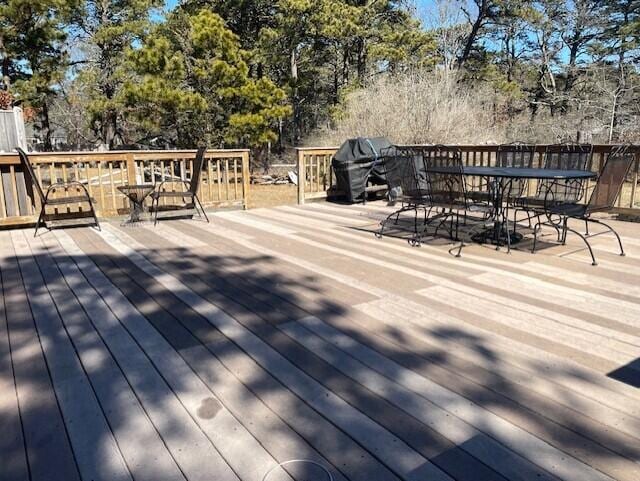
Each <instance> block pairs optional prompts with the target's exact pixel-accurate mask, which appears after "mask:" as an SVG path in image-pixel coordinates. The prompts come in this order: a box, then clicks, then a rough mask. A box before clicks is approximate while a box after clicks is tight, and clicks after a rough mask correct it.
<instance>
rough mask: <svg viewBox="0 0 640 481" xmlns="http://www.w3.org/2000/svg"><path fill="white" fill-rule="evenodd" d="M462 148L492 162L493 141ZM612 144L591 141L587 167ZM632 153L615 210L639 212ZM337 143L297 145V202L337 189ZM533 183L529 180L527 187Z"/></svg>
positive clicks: (638, 158) (468, 161) (471, 160)
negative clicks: (335, 169) (335, 163)
mask: <svg viewBox="0 0 640 481" xmlns="http://www.w3.org/2000/svg"><path fill="white" fill-rule="evenodd" d="M456 147H458V148H459V149H460V150H461V152H462V161H463V163H464V164H465V165H474V166H491V165H495V163H496V154H497V152H498V146H497V145H457V146H456ZM546 147H547V146H546V145H538V146H536V156H535V158H534V164H533V165H532V167H537V166H540V165H542V162H543V158H544V152H545V149H546ZM615 147H616V146H614V145H594V146H593V158H592V165H591V166H590V169H591V170H593V171H594V172H599V171H600V170H602V168H603V166H604V163H605V160H606V157H607V154H608V153H609V152H611V150H612V149H613V148H615ZM631 149H632V151H633V152H634V153H635V162H634V163H633V166H632V168H631V171H630V173H629V175H628V176H627V180H626V182H625V185H624V187H623V189H622V193H621V194H620V196H619V197H618V200H617V201H616V205H617V208H616V211H617V212H619V213H629V214H636V215H637V214H640V198H639V197H640V196H638V195H637V192H638V188H637V186H638V176H639V173H640V172H639V166H640V146H638V145H634V146H632V147H631ZM336 151H337V147H318V148H316V147H304V148H298V149H297V153H298V203H299V204H304V203H305V201H307V200H313V199H318V198H326V197H327V195H331V194H332V193H333V192H336V193H337V189H336V185H335V178H336V177H335V174H334V172H333V168H332V167H331V158H332V157H333V154H335V152H336ZM534 187H535V182H532V183H531V185H530V189H533V188H534Z"/></svg>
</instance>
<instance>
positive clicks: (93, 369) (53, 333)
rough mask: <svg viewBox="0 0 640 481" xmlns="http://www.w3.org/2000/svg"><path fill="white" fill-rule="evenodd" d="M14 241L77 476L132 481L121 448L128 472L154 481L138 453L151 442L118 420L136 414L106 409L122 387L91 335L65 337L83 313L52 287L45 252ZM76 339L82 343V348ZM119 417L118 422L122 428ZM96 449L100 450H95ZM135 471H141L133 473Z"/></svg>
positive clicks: (17, 235) (124, 407)
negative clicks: (120, 432) (117, 434)
mask: <svg viewBox="0 0 640 481" xmlns="http://www.w3.org/2000/svg"><path fill="white" fill-rule="evenodd" d="M12 239H13V245H14V247H15V250H16V254H17V255H18V257H19V259H20V260H19V264H20V266H21V269H22V272H23V278H24V285H25V289H26V293H27V295H28V296H29V302H30V304H31V309H32V311H33V314H34V319H36V325H37V328H38V332H39V335H40V337H41V339H45V340H46V342H44V343H43V348H44V354H45V357H46V360H47V364H48V366H49V372H50V375H51V379H52V382H53V385H54V388H55V390H56V393H57V396H58V400H59V402H60V407H61V410H62V412H63V414H64V417H65V423H66V426H67V430H68V433H69V437H70V440H71V444H72V446H73V449H74V453H75V458H76V461H77V463H78V468H79V470H80V474H81V476H83V477H85V478H90V479H95V480H105V481H106V480H111V479H113V480H132V479H133V478H132V476H131V474H130V471H129V468H128V467H127V462H125V460H124V459H123V457H122V453H121V451H120V449H119V448H118V443H119V444H120V445H121V446H122V447H123V450H124V452H125V453H126V455H127V461H128V462H129V463H128V464H129V466H131V467H132V469H133V470H134V472H135V473H136V474H138V475H139V477H140V479H152V478H153V475H156V476H157V475H158V474H159V471H156V472H154V473H151V476H149V475H147V476H145V475H144V472H145V471H149V470H152V469H153V466H146V465H145V464H144V462H143V460H142V459H141V453H140V450H139V449H136V447H137V446H140V445H141V443H142V442H143V441H147V442H148V441H149V440H148V438H146V437H144V434H143V433H144V426H139V425H135V428H136V429H135V430H134V429H133V426H134V425H133V423H132V425H131V426H130V427H129V429H127V422H125V421H124V420H123V419H122V417H123V416H122V415H123V414H124V413H125V412H126V411H129V412H130V413H132V412H135V409H130V408H131V406H130V404H128V403H126V404H115V405H112V406H109V405H108V404H107V405H106V406H105V403H109V401H110V398H111V399H113V398H114V395H113V394H112V393H113V392H114V391H113V390H114V389H117V390H118V395H120V396H122V395H124V393H123V392H121V388H123V387H124V386H122V385H119V384H118V382H117V380H115V379H114V378H113V376H110V375H109V372H108V371H109V370H108V367H106V366H104V364H107V366H108V364H109V363H108V362H105V363H104V364H103V362H104V357H103V356H99V361H98V356H96V351H97V350H98V348H97V346H96V345H95V344H93V343H91V344H90V343H89V342H88V339H87V338H88V337H89V336H90V335H88V333H87V332H86V328H84V329H83V328H80V329H78V330H76V331H74V330H73V327H71V328H70V329H71V330H72V332H73V335H72V336H71V337H69V335H68V332H69V331H68V330H67V329H68V328H69V327H70V325H71V324H72V323H73V322H74V321H75V320H76V319H77V318H78V317H81V316H82V315H83V313H82V310H81V309H80V308H79V306H77V305H76V304H75V303H74V298H73V295H72V294H71V295H70V293H69V292H68V291H67V290H65V289H64V287H63V288H61V287H60V285H59V284H57V283H54V282H53V281H52V279H56V280H57V279H60V274H59V273H58V272H56V270H55V269H53V270H52V269H51V267H50V266H49V265H47V264H46V262H44V261H43V252H42V251H40V252H38V253H37V254H36V255H34V254H32V251H31V249H30V248H29V246H28V244H27V241H26V239H25V237H24V236H23V233H22V232H14V233H13V235H12ZM44 255H45V256H46V254H44ZM36 259H37V260H36ZM54 305H55V306H58V307H57V309H52V306H54ZM62 318H64V323H63V321H62ZM76 326H77V325H76ZM79 338H82V340H81V341H80V342H78V339H79ZM74 341H75V342H74ZM81 360H82V364H81ZM98 364H100V366H99V367H98ZM116 370H117V368H116ZM91 378H93V379H91ZM96 393H97V394H96ZM109 394H111V395H109ZM97 395H100V397H101V399H102V403H103V406H104V408H105V411H106V412H107V413H109V414H110V416H109V417H110V419H109V421H107V420H106V419H105V415H104V411H103V407H102V406H101V405H100V404H99V402H98V398H97ZM112 402H113V401H112ZM118 415H120V417H121V419H120V423H118V419H117V417H118ZM129 420H130V419H129ZM109 423H110V425H111V426H121V428H120V429H121V430H122V429H123V428H124V429H125V430H127V431H128V432H129V433H130V434H131V435H130V436H129V438H133V439H127V436H123V437H119V439H118V441H116V439H115V438H114V436H113V433H112V431H111V427H110V425H109ZM96 446H100V448H99V449H96ZM136 455H137V458H138V459H137V460H136ZM136 461H137V462H136ZM160 464H162V463H160ZM138 466H140V467H141V468H142V469H141V470H138V469H135V468H136V467H138Z"/></svg>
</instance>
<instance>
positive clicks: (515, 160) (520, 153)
mask: <svg viewBox="0 0 640 481" xmlns="http://www.w3.org/2000/svg"><path fill="white" fill-rule="evenodd" d="M535 156H536V146H535V145H532V144H525V143H523V142H511V143H509V144H502V145H499V146H498V152H497V154H496V165H497V166H498V167H517V168H531V167H533V163H534V159H535ZM527 185H528V181H527V180H526V179H518V180H513V181H512V182H511V185H510V189H509V196H510V197H512V198H513V197H522V196H523V195H524V194H525V191H526V190H527Z"/></svg>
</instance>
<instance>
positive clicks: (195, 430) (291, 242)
mask: <svg viewBox="0 0 640 481" xmlns="http://www.w3.org/2000/svg"><path fill="white" fill-rule="evenodd" d="M392 209H393V208H392V207H389V206H386V205H384V204H383V203H381V202H374V203H370V204H367V205H366V206H361V205H356V206H344V205H335V204H327V203H314V204H311V205H308V206H292V207H277V208H272V209H256V210H253V211H249V212H223V213H222V212H221V213H215V214H213V215H212V216H211V217H212V222H211V224H206V223H204V222H201V221H197V220H196V221H164V222H161V224H160V226H158V227H157V228H155V229H154V228H153V227H152V226H150V225H146V226H140V227H135V228H122V227H120V226H118V225H116V224H111V223H108V224H106V225H105V226H104V228H103V231H102V232H98V231H96V230H93V229H87V228H84V229H69V230H60V231H55V232H53V233H51V232H49V233H43V234H42V235H41V236H39V237H38V238H36V239H33V238H32V237H31V236H32V230H24V231H12V232H11V233H6V232H0V241H2V246H1V247H0V291H1V292H2V295H3V302H2V303H0V383H1V384H2V391H0V425H1V426H2V428H3V432H6V433H8V434H9V436H8V437H7V438H3V439H2V440H0V460H2V459H8V460H9V463H4V461H0V480H4V479H7V480H13V479H29V480H39V479H60V477H59V476H58V475H57V474H56V476H54V477H52V476H53V475H52V474H51V473H50V472H49V470H48V468H49V464H46V465H45V464H43V463H44V460H46V461H47V462H49V460H50V458H52V461H51V463H50V465H54V466H55V467H56V468H57V469H58V470H59V472H60V473H63V476H64V479H65V480H66V479H70V480H73V479H82V480H87V481H88V480H91V479H96V480H97V479H114V480H116V479H123V480H124V479H142V480H144V479H148V480H153V479H171V480H173V479H175V480H183V479H184V480H192V479H193V480H196V479H202V480H205V479H210V477H211V476H212V473H215V474H214V476H215V479H229V480H234V481H240V480H241V481H260V480H261V479H262V477H263V476H264V474H265V473H266V472H267V471H268V470H269V469H271V468H272V467H274V466H275V465H276V463H279V462H284V461H287V460H290V459H299V458H302V459H311V460H314V461H315V462H318V463H320V464H321V465H323V466H326V467H327V468H328V469H329V470H330V471H331V472H332V473H333V475H334V479H335V480H336V481H346V480H357V481H369V480H385V481H386V480H399V479H402V480H420V481H422V480H424V479H436V480H442V481H450V480H456V481H481V480H487V481H497V480H501V481H505V480H519V481H529V480H534V479H535V480H541V479H546V480H549V481H557V480H561V479H562V480H567V481H569V480H571V481H572V480H573V479H576V478H580V479H584V480H589V481H600V480H603V481H611V480H618V481H636V480H637V479H640V467H639V466H640V389H638V388H637V385H638V383H636V380H639V375H640V366H639V365H638V359H640V324H639V323H638V319H640V288H638V281H640V273H639V271H638V270H637V268H638V267H639V266H640V226H638V225H637V224H629V223H615V225H616V226H620V232H621V233H622V234H623V236H624V240H625V241H628V244H627V245H628V251H629V256H628V257H627V258H622V257H619V256H617V255H616V254H615V249H613V248H612V247H613V244H611V243H608V242H607V239H605V238H599V239H598V240H597V242H595V243H594V246H595V248H596V254H597V256H598V258H599V260H600V266H599V267H597V268H593V267H592V266H590V265H589V263H588V262H587V261H588V257H587V256H586V255H585V251H584V249H583V248H582V246H581V245H580V244H579V242H576V240H575V239H573V240H572V239H570V242H569V243H568V245H567V246H552V245H551V244H550V243H546V242H545V243H544V244H543V247H544V248H543V249H541V250H540V252H539V253H538V254H536V255H535V256H533V255H531V254H530V253H529V252H527V250H526V249H527V245H528V244H527V243H528V242H529V241H525V242H523V243H522V245H520V246H518V249H517V250H515V251H514V252H513V253H512V254H511V255H506V254H505V253H504V251H502V252H496V251H495V250H493V249H491V248H489V247H486V246H476V245H472V246H469V247H467V248H465V250H464V251H463V257H462V258H461V259H455V258H454V257H452V256H450V255H449V254H448V253H447V250H448V248H449V246H450V245H449V244H448V243H447V242H446V241H444V240H436V241H432V242H431V241H430V242H427V243H426V244H425V245H424V246H423V247H422V248H421V249H412V248H411V247H409V246H408V245H407V243H406V241H405V240H403V239H402V238H393V237H385V238H384V239H381V240H378V239H376V238H375V237H374V236H373V235H372V233H371V232H372V230H374V229H375V228H376V224H377V223H378V222H379V220H380V219H381V218H384V216H386V215H388V213H390V212H391V211H392ZM578 241H579V240H578ZM54 306H55V309H52V307H54ZM3 326H4V327H3ZM621 369H623V370H624V372H625V375H624V376H619V375H616V372H620V370H621ZM33 386H38V389H36V390H34V389H33ZM45 418H46V419H47V422H46V423H44V422H43V419H45ZM23 436H24V437H23ZM5 466H6V469H5ZM287 472H288V476H287V474H286V473H284V472H281V473H279V475H278V476H275V477H274V479H276V478H277V481H284V480H285V479H288V480H289V481H294V480H302V479H316V478H317V479H321V477H320V471H319V470H318V469H317V468H315V467H313V465H309V464H307V465H304V466H303V465H300V466H298V467H294V466H290V467H288V469H287Z"/></svg>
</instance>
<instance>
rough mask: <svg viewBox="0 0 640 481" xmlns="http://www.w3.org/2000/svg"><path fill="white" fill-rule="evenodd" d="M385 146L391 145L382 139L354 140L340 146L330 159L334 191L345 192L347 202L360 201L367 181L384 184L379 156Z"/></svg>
mask: <svg viewBox="0 0 640 481" xmlns="http://www.w3.org/2000/svg"><path fill="white" fill-rule="evenodd" d="M389 147H392V145H391V143H390V142H389V141H388V140H387V139H386V138H385V137H376V138H365V137H358V138H357V139H349V140H347V141H346V142H345V143H344V144H342V145H341V146H340V148H339V149H338V151H337V152H336V153H335V155H334V156H333V160H332V166H333V171H334V172H335V174H336V183H337V188H338V190H339V191H341V192H344V193H345V195H346V198H347V200H348V201H349V202H356V201H357V200H359V199H363V198H364V193H365V188H366V186H367V183H368V182H370V183H372V184H374V185H385V184H386V179H385V176H384V168H383V166H382V161H381V156H382V155H383V154H384V153H385V152H388V149H389Z"/></svg>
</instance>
